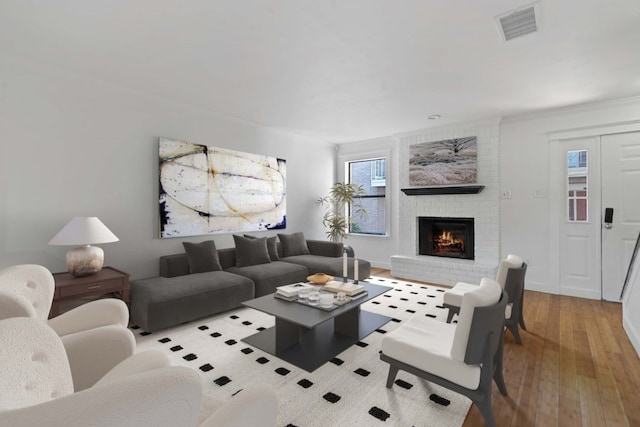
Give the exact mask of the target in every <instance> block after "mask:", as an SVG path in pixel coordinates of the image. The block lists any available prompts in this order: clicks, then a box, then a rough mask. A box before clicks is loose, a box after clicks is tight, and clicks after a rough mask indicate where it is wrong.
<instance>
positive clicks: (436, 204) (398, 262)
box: [391, 121, 500, 285]
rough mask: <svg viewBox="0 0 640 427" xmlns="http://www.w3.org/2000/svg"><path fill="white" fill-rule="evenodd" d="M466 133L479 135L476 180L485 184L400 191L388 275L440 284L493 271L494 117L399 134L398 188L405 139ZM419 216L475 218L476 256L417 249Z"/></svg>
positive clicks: (496, 241)
mask: <svg viewBox="0 0 640 427" xmlns="http://www.w3.org/2000/svg"><path fill="white" fill-rule="evenodd" d="M465 136H477V137H478V184H479V185H484V186H485V188H484V190H482V191H481V192H480V193H479V194H455V195H454V194H451V195H448V194H447V195H429V196H407V195H405V194H404V193H400V209H399V215H400V230H399V232H400V253H399V254H398V255H394V256H392V257H391V274H392V275H394V276H396V277H403V278H406V279H415V280H422V281H425V282H431V283H439V284H444V285H454V284H455V283H456V282H459V281H464V282H469V283H479V282H480V279H481V278H482V277H494V275H495V270H496V267H497V265H498V260H499V256H500V227H499V221H500V219H499V213H500V212H499V194H500V189H499V167H498V144H499V124H498V121H495V122H484V123H477V124H472V125H468V126H461V127H452V128H446V129H437V130H424V131H419V132H411V133H408V134H403V135H400V136H399V139H400V144H401V145H400V150H399V151H400V188H404V187H408V183H409V175H408V174H409V146H410V145H413V144H418V143H421V142H430V141H440V140H443V139H451V138H461V137H465ZM419 216H451V217H469V218H475V224H474V228H475V249H474V251H475V260H461V259H453V258H442V257H432V256H424V255H418V244H417V237H416V236H417V229H418V223H417V217H419Z"/></svg>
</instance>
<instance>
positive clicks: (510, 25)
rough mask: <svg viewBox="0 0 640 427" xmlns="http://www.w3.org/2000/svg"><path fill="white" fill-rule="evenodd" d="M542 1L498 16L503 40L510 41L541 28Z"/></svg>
mask: <svg viewBox="0 0 640 427" xmlns="http://www.w3.org/2000/svg"><path fill="white" fill-rule="evenodd" d="M539 10H540V3H534V4H531V5H528V6H524V7H521V8H519V9H516V10H514V11H512V12H508V13H505V14H504V15H500V16H497V17H496V20H497V21H498V27H499V28H500V35H501V36H502V40H504V41H505V42H506V41H509V40H511V39H515V38H517V37H521V36H524V35H526V34H531V33H535V32H537V31H538V30H539V29H540V13H539Z"/></svg>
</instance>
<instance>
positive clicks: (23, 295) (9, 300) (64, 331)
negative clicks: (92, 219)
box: [0, 264, 135, 391]
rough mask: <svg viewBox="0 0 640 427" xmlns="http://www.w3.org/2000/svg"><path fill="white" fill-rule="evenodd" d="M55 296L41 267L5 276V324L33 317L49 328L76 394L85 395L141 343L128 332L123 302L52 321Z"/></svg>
mask: <svg viewBox="0 0 640 427" xmlns="http://www.w3.org/2000/svg"><path fill="white" fill-rule="evenodd" d="M54 291H55V280H54V278H53V275H52V274H51V272H50V271H49V270H47V269H46V268H45V267H43V266H41V265H35V264H23V265H15V266H12V267H8V268H5V269H3V270H1V271H0V319H6V318H11V317H30V318H34V319H39V320H42V321H44V322H48V324H49V326H50V327H51V328H52V329H53V330H54V331H55V332H56V333H57V334H58V335H59V336H60V338H61V339H62V342H63V344H64V347H65V349H66V351H67V356H68V358H69V361H70V364H71V370H72V375H73V383H74V389H75V390H76V391H79V390H83V389H85V388H87V387H90V386H92V385H93V384H94V383H95V382H96V381H97V380H98V379H99V378H101V377H102V376H103V375H104V374H105V373H107V372H108V371H109V370H110V369H111V368H113V367H114V366H115V365H116V364H118V363H119V362H120V361H122V360H124V359H126V358H127V357H129V356H131V355H132V354H133V353H134V352H135V338H134V336H133V334H132V333H131V331H129V330H128V329H127V326H128V323H129V310H128V307H127V305H126V304H125V303H124V302H123V301H121V300H119V299H115V298H109V299H101V300H97V301H91V302H88V303H86V304H83V305H81V306H79V307H77V308H75V309H73V310H70V311H68V312H66V313H63V314H61V315H60V316H57V317H55V318H53V319H49V320H47V317H48V316H49V311H50V310H51V303H52V301H53V293H54Z"/></svg>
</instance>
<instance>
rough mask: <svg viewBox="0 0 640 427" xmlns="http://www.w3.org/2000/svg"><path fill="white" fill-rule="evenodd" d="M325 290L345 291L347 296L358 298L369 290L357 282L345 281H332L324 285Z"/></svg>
mask: <svg viewBox="0 0 640 427" xmlns="http://www.w3.org/2000/svg"><path fill="white" fill-rule="evenodd" d="M322 290H324V291H328V292H335V293H338V292H344V293H345V295H346V296H348V297H351V299H356V298H358V297H360V296H363V295H366V293H367V291H366V290H365V289H364V286H362V285H358V284H355V283H345V282H338V281H335V280H333V281H331V282H329V283H327V284H326V285H324V288H322Z"/></svg>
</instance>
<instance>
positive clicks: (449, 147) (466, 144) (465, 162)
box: [409, 136, 478, 187]
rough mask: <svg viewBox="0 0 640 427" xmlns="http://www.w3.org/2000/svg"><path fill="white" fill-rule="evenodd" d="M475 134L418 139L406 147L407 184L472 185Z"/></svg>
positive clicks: (475, 166)
mask: <svg viewBox="0 0 640 427" xmlns="http://www.w3.org/2000/svg"><path fill="white" fill-rule="evenodd" d="M477 139H478V138H477V137H475V136H469V137H464V138H453V139H445V140H442V141H432V142H421V143H418V144H413V145H410V146H409V186H410V187H426V186H435V185H444V186H452V185H465V184H475V183H476V182H477V177H478V144H477Z"/></svg>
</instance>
